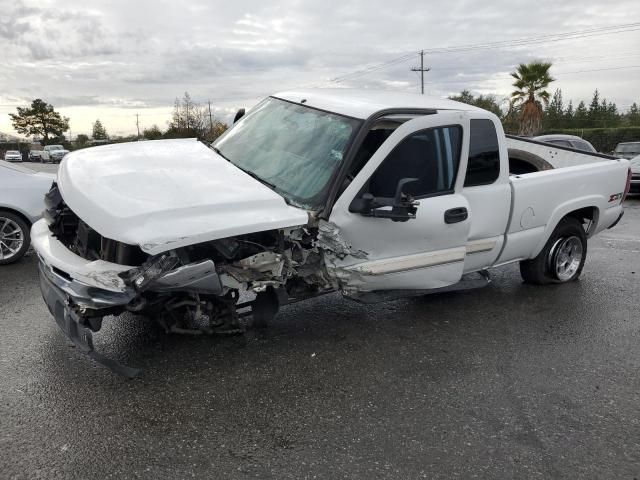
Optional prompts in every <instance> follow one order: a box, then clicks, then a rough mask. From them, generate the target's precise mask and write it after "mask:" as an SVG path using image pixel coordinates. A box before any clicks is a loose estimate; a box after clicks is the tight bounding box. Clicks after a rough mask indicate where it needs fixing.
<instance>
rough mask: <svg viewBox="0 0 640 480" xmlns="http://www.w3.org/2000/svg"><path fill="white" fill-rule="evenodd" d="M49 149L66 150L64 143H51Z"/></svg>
mask: <svg viewBox="0 0 640 480" xmlns="http://www.w3.org/2000/svg"><path fill="white" fill-rule="evenodd" d="M49 150H64V148H63V147H62V145H51V146H50V147H49Z"/></svg>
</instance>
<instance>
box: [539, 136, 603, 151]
mask: <svg viewBox="0 0 640 480" xmlns="http://www.w3.org/2000/svg"><path fill="white" fill-rule="evenodd" d="M533 139H534V140H537V141H538V142H545V143H552V144H554V145H558V146H560V147H568V148H575V149H576V150H582V151H583V152H596V151H597V150H596V149H595V148H594V147H593V145H591V144H590V143H589V142H587V141H586V140H584V139H582V138H580V137H576V136H575V135H560V134H558V135H540V136H539V137H534V138H533Z"/></svg>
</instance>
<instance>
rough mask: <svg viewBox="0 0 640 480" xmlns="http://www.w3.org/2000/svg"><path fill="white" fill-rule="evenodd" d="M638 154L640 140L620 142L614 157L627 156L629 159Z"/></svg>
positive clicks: (639, 152) (639, 153) (639, 151)
mask: <svg viewBox="0 0 640 480" xmlns="http://www.w3.org/2000/svg"><path fill="white" fill-rule="evenodd" d="M638 155H640V142H623V143H619V144H618V145H616V149H615V150H614V152H613V156H614V157H618V158H626V159H627V160H631V159H632V158H633V157H636V156H638Z"/></svg>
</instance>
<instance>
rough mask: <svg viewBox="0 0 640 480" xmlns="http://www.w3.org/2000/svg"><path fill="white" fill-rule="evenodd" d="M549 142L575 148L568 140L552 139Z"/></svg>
mask: <svg viewBox="0 0 640 480" xmlns="http://www.w3.org/2000/svg"><path fill="white" fill-rule="evenodd" d="M548 143H553V144H554V145H560V146H561V147H569V148H573V145H571V143H570V142H567V141H566V140H550V141H549V142H548Z"/></svg>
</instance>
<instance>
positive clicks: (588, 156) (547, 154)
mask: <svg viewBox="0 0 640 480" xmlns="http://www.w3.org/2000/svg"><path fill="white" fill-rule="evenodd" d="M506 137H507V148H508V149H509V157H510V158H513V157H516V158H521V159H522V160H524V161H527V160H529V161H530V162H531V163H532V164H535V160H534V159H533V158H528V157H529V156H535V157H537V158H538V159H540V164H538V165H536V166H539V167H544V168H537V169H538V170H549V169H550V168H565V167H575V166H578V165H585V164H592V163H599V162H602V161H603V160H616V157H612V156H610V155H605V154H603V153H595V152H585V151H583V150H576V149H574V148H570V147H562V146H559V145H554V144H551V143H546V142H540V141H538V140H531V139H529V138H523V137H517V136H515V135H506ZM521 152H524V154H522V153H521ZM519 153H520V154H519ZM523 157H524V158H523ZM545 163H546V165H545Z"/></svg>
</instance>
